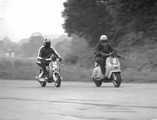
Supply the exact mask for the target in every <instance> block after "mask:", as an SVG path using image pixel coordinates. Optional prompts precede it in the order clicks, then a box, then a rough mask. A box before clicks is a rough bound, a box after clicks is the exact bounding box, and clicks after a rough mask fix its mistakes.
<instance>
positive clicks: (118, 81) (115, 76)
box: [112, 73, 122, 88]
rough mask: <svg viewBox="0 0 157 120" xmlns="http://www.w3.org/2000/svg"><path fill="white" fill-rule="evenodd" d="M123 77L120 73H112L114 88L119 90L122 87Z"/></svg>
mask: <svg viewBox="0 0 157 120" xmlns="http://www.w3.org/2000/svg"><path fill="white" fill-rule="evenodd" d="M121 81H122V79H121V75H120V73H112V82H113V85H114V87H116V88H119V87H120V85H121Z"/></svg>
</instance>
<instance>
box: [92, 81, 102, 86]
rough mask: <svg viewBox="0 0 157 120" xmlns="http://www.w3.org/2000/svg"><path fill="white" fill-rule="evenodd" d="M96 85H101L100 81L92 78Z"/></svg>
mask: <svg viewBox="0 0 157 120" xmlns="http://www.w3.org/2000/svg"><path fill="white" fill-rule="evenodd" d="M93 81H94V83H95V85H96V87H100V86H101V85H102V81H98V80H93Z"/></svg>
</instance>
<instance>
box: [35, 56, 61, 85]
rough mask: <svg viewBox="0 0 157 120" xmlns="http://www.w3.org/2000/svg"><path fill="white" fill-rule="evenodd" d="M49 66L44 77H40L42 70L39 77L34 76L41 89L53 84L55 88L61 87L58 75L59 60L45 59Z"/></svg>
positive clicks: (59, 75)
mask: <svg viewBox="0 0 157 120" xmlns="http://www.w3.org/2000/svg"><path fill="white" fill-rule="evenodd" d="M47 61H49V65H48V66H46V70H47V72H46V75H44V76H43V77H41V74H42V70H41V69H40V72H39V75H38V76H36V80H37V81H38V82H39V83H40V85H41V87H45V86H46V84H47V83H53V82H54V84H55V87H60V86H61V81H62V79H63V78H62V77H61V74H60V62H61V61H60V60H59V59H51V58H50V59H47Z"/></svg>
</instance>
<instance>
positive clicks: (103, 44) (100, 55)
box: [95, 35, 113, 74]
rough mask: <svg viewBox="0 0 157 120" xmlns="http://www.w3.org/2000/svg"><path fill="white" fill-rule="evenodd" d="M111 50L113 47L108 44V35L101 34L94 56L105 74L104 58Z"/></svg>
mask: <svg viewBox="0 0 157 120" xmlns="http://www.w3.org/2000/svg"><path fill="white" fill-rule="evenodd" d="M111 52H113V48H112V47H111V45H110V44H109V41H108V37H107V36H106V35H101V36H100V39H99V42H98V44H97V46H96V52H95V55H96V56H95V58H96V62H97V63H98V64H99V65H100V67H101V71H102V73H103V74H105V71H106V58H107V57H108V54H109V53H111Z"/></svg>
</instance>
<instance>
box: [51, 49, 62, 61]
mask: <svg viewBox="0 0 157 120" xmlns="http://www.w3.org/2000/svg"><path fill="white" fill-rule="evenodd" d="M52 50H53V53H54V54H55V56H56V57H57V58H59V59H60V60H62V58H61V56H60V54H59V53H58V52H57V51H56V50H55V49H54V48H53V49H52Z"/></svg>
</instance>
